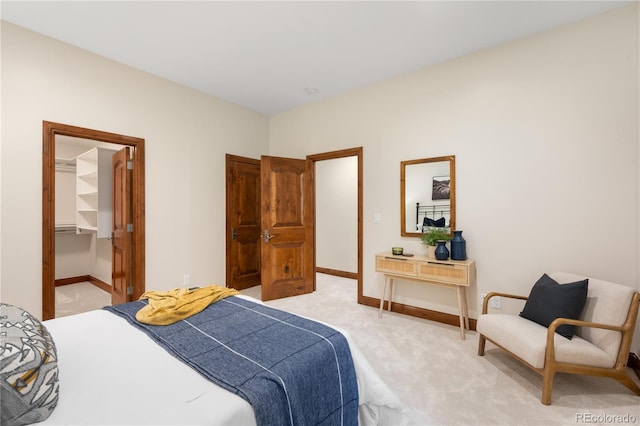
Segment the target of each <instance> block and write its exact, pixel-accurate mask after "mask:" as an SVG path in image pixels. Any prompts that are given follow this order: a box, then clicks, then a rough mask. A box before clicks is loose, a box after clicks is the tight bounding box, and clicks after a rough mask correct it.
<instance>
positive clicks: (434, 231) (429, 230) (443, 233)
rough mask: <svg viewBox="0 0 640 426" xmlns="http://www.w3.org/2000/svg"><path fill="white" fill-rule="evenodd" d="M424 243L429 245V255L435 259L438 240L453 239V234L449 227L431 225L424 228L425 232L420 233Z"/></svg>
mask: <svg viewBox="0 0 640 426" xmlns="http://www.w3.org/2000/svg"><path fill="white" fill-rule="evenodd" d="M420 240H421V242H422V244H424V245H425V246H427V256H428V257H430V258H432V259H435V250H436V246H437V245H438V241H449V240H451V234H450V233H449V228H438V227H434V226H429V227H426V228H424V232H423V233H422V234H421V235H420Z"/></svg>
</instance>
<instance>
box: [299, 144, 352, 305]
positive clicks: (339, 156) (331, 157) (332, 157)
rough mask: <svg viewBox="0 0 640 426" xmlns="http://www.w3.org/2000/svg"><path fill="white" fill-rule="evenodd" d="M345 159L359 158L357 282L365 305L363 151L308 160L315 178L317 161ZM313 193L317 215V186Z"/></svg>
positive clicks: (334, 152)
mask: <svg viewBox="0 0 640 426" xmlns="http://www.w3.org/2000/svg"><path fill="white" fill-rule="evenodd" d="M344 157H357V159H358V273H357V277H356V280H357V281H358V303H359V304H365V299H364V297H363V294H362V279H363V273H364V269H363V263H362V262H363V253H362V251H363V238H364V223H363V211H364V207H363V200H364V197H363V193H364V172H363V164H362V162H363V161H362V157H363V149H362V147H361V146H360V147H357V148H349V149H342V150H339V151H330V152H324V153H321V154H313V155H307V160H311V161H312V162H313V173H314V176H315V173H316V162H317V161H324V160H334V159H337V158H344ZM313 191H314V197H313V202H314V205H313V211H314V214H315V211H316V206H315V184H314V186H313ZM313 226H314V229H313V234H314V236H315V234H316V229H315V222H314V225H313ZM314 244H315V238H314ZM314 265H315V247H314Z"/></svg>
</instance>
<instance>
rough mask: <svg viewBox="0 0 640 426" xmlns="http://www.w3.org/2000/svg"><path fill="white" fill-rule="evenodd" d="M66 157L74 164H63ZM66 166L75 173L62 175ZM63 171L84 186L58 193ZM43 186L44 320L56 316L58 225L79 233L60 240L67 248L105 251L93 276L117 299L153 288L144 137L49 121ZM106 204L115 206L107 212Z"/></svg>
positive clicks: (134, 296) (45, 134)
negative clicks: (147, 249)
mask: <svg viewBox="0 0 640 426" xmlns="http://www.w3.org/2000/svg"><path fill="white" fill-rule="evenodd" d="M71 145H75V146H71ZM57 148H58V149H57ZM58 150H59V151H60V154H61V155H57V153H58ZM81 151H82V152H83V154H80V155H73V153H75V154H78V153H79V152H81ZM84 151H86V152H84ZM114 153H115V154H114ZM58 157H62V158H65V159H67V160H68V159H69V158H73V161H66V164H65V162H64V161H63V162H60V161H58V163H56V159H57V158H58ZM60 163H62V164H60ZM61 167H62V168H64V167H67V168H69V169H71V168H74V170H73V178H71V176H68V175H67V176H65V175H66V174H68V173H70V172H71V171H70V170H69V171H68V172H67V173H65V174H61V173H60V172H56V169H58V170H60V168H61ZM78 168H79V169H78ZM75 169H78V170H77V171H78V172H77V173H76V170H75ZM105 172H106V176H103V174H104V173H105ZM56 175H57V176H58V177H59V178H60V179H61V180H65V181H66V183H67V184H69V181H71V183H72V184H74V186H75V185H76V183H77V188H78V189H79V190H78V191H75V192H74V194H73V195H70V194H69V193H68V192H67V193H63V192H62V191H61V192H60V193H59V194H56V184H57V182H56ZM101 177H102V179H100V178H101ZM105 185H106V186H105ZM42 189H43V190H42V195H43V203H42V205H43V215H42V218H43V222H42V235H43V238H42V247H43V264H42V318H43V319H44V320H46V319H51V318H55V316H56V312H55V283H56V279H55V278H56V246H57V244H56V229H57V230H58V231H59V232H58V235H59V236H60V237H62V236H61V235H60V232H63V233H64V232H66V233H71V232H73V235H67V236H66V238H67V239H62V238H60V240H59V244H60V251H64V250H65V247H66V248H67V249H68V248H69V247H71V246H74V245H75V246H76V247H78V246H80V247H82V246H83V245H92V246H93V250H94V251H95V250H97V251H98V253H99V254H98V255H97V256H95V254H94V262H93V263H94V266H95V269H94V270H95V271H96V272H95V275H96V276H97V277H94V276H91V279H93V281H92V282H94V283H96V284H97V285H98V286H99V287H101V288H103V289H104V290H106V291H109V292H110V293H111V297H110V299H111V301H112V303H114V304H115V303H124V302H127V301H130V300H133V299H137V298H138V297H139V296H140V295H141V294H142V293H143V292H144V289H145V282H144V264H145V261H144V235H145V234H144V232H145V227H144V224H145V221H144V139H140V138H134V137H130V136H124V135H118V134H114V133H108V132H102V131H98V130H92V129H86V128H81V127H76V126H70V125H65V124H59V123H52V122H47V121H44V122H43V186H42ZM100 195H101V196H100ZM69 197H73V198H74V200H69V199H68V198H69ZM58 198H61V200H57V199H58ZM65 198H66V200H65ZM57 201H61V202H62V201H63V202H64V204H65V205H64V206H63V205H61V203H60V202H57ZM69 203H72V204H73V205H74V208H73V210H74V211H73V212H70V211H69V207H68V206H69ZM101 203H105V204H108V206H109V207H108V208H103V209H101V208H99V207H98V206H99V205H100V204H101ZM69 238H70V239H71V240H69ZM75 238H77V239H75ZM74 239H75V240H74ZM73 250H77V249H75V248H74V249H73ZM73 250H71V252H72V253H71V255H72V256H73ZM79 256H80V255H79ZM96 259H97V260H98V262H95V260H96ZM77 260H78V262H81V261H82V259H81V258H80V257H78V258H77ZM61 261H62V262H66V264H65V263H61V269H62V268H67V271H65V273H68V274H71V275H73V268H72V267H71V269H68V268H69V265H70V264H72V263H73V259H69V256H67V259H66V260H64V261H63V260H61ZM91 275H94V274H91ZM76 278H77V277H76ZM91 279H89V280H90V281H91ZM60 281H62V282H64V280H60ZM105 281H106V282H108V284H107V283H106V282H105Z"/></svg>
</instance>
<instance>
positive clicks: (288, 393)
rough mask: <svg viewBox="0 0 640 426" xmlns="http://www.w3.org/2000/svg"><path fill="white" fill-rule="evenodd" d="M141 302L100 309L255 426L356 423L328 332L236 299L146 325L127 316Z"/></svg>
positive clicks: (350, 390)
mask: <svg viewBox="0 0 640 426" xmlns="http://www.w3.org/2000/svg"><path fill="white" fill-rule="evenodd" d="M146 304H147V301H144V300H143V301H136V302H131V303H125V304H123V305H116V306H108V307H106V308H105V309H107V310H109V311H111V312H113V313H115V314H117V315H120V316H122V317H124V318H126V319H127V320H128V321H129V322H130V323H131V324H133V325H134V326H136V327H138V328H139V329H141V330H142V331H144V332H146V333H147V334H148V335H149V336H151V337H152V338H153V339H154V340H155V341H156V342H158V343H159V344H160V345H161V346H163V347H164V348H165V349H166V350H167V351H169V352H170V353H171V354H173V355H174V356H176V357H177V358H179V359H180V360H182V361H184V362H185V363H187V364H189V365H190V366H191V367H193V368H194V369H195V370H197V371H198V372H199V373H200V374H202V375H203V376H205V377H206V378H208V379H209V380H211V381H213V382H215V383H217V384H218V385H220V386H222V387H223V388H225V389H227V390H229V391H231V392H234V393H236V394H237V395H239V396H241V397H242V398H244V399H246V400H247V401H248V402H249V403H250V404H251V405H252V407H253V409H254V411H255V416H256V421H257V423H258V425H292V426H293V425H301V426H306V425H357V423H358V385H357V382H356V375H355V370H354V367H353V360H352V358H351V352H350V350H349V345H348V343H347V341H346V339H345V337H344V336H343V335H342V334H340V333H339V332H337V331H336V330H334V329H332V328H330V327H327V326H325V325H323V324H319V323H317V322H315V321H310V320H308V319H305V318H301V317H299V316H296V315H294V314H291V313H289V312H284V311H280V310H277V309H273V308H270V307H268V306H264V305H261V304H259V303H254V302H251V301H248V300H246V299H242V298H239V297H228V298H226V299H222V300H220V301H218V302H216V303H214V304H211V305H209V306H208V307H207V308H206V309H205V310H204V311H202V312H200V313H198V314H195V315H193V316H191V317H189V318H187V319H184V320H182V321H179V322H177V323H175V324H171V325H163V326H154V325H147V324H143V323H140V322H138V321H137V320H136V319H135V315H136V312H138V310H139V309H141V308H142V307H143V306H145V305H146Z"/></svg>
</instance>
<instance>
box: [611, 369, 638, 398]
mask: <svg viewBox="0 0 640 426" xmlns="http://www.w3.org/2000/svg"><path fill="white" fill-rule="evenodd" d="M615 379H616V380H617V381H618V382H620V383H622V384H623V385H625V387H626V388H627V389H629V390H631V391H632V392H633V393H635V394H636V395H640V387H638V385H636V383H635V382H634V381H633V380H631V378H630V377H629V376H627V374H626V373H625V372H624V371H621V372H620V375H619V376H616V377H615Z"/></svg>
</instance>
